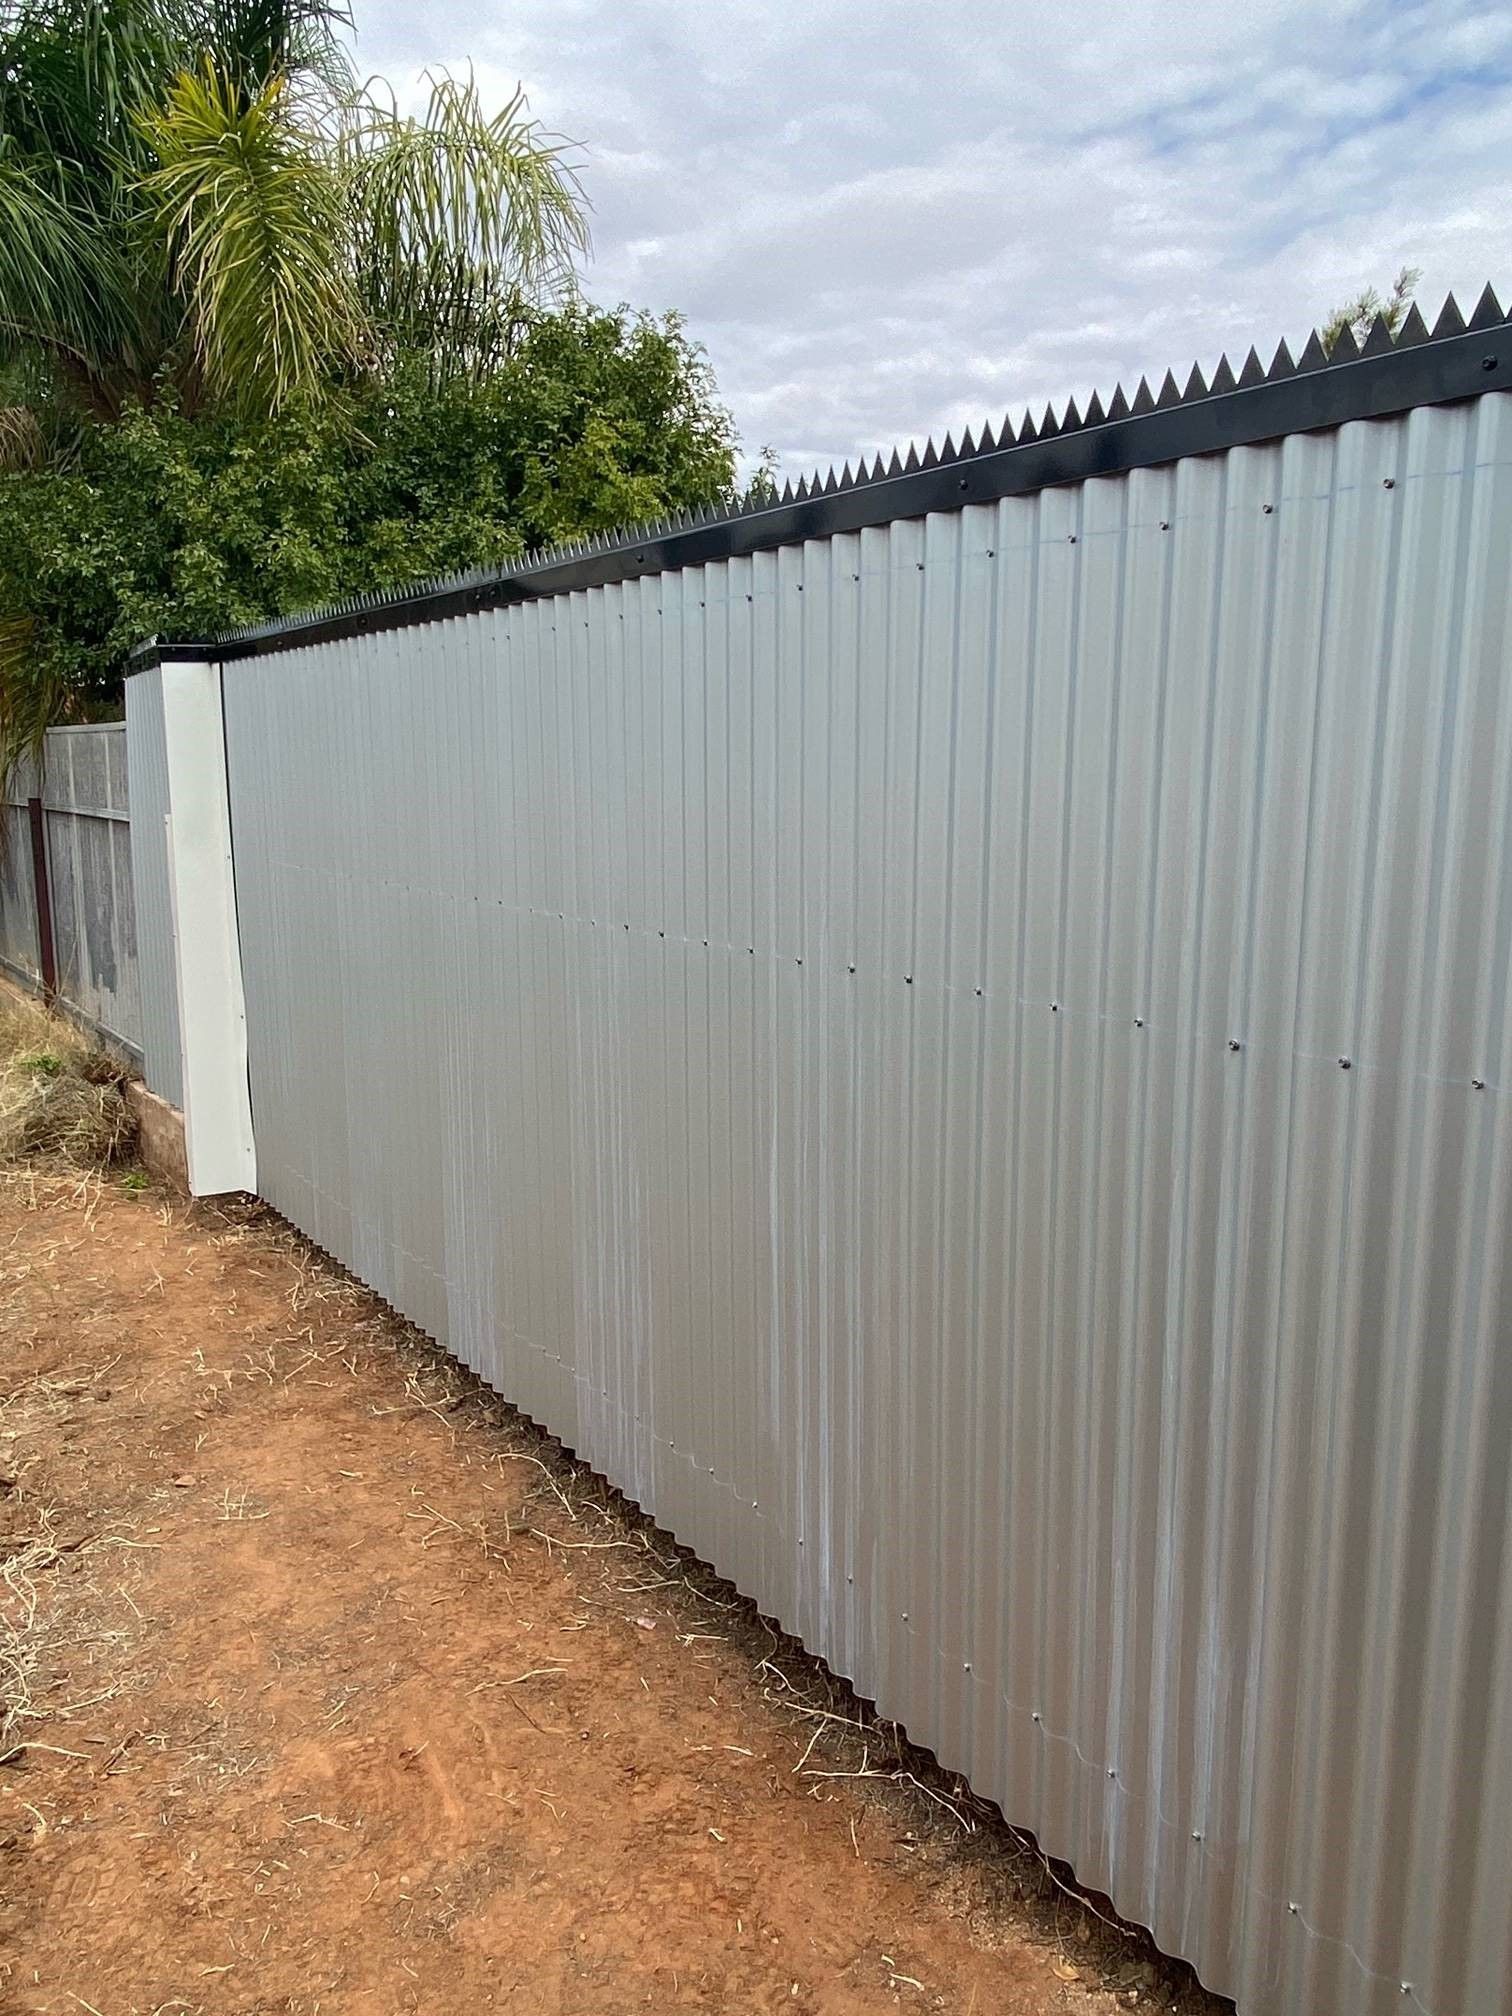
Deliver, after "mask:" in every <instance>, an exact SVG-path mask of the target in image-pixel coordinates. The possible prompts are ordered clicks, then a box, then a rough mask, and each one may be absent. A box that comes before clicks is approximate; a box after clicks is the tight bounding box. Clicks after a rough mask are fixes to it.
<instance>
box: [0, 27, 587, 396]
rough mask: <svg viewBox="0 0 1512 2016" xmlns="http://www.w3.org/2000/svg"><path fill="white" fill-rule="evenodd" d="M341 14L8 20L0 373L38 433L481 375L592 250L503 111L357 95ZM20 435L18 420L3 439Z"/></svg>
mask: <svg viewBox="0 0 1512 2016" xmlns="http://www.w3.org/2000/svg"><path fill="white" fill-rule="evenodd" d="M345 20H346V16H345V14H344V13H343V12H342V11H341V10H340V9H339V8H337V7H335V6H333V5H332V4H330V0H0V365H4V366H8V367H10V368H11V369H12V370H13V371H19V372H20V373H21V375H22V379H23V381H24V383H23V397H22V399H21V400H20V401H19V402H17V403H19V404H22V405H24V406H26V407H28V408H29V409H30V410H31V411H32V412H33V413H34V414H35V415H36V416H37V417H38V419H39V421H40V422H41V423H42V424H43V427H44V432H45V431H46V430H47V426H48V424H49V423H51V424H52V425H53V427H54V429H56V425H57V422H58V421H59V420H61V419H64V418H70V417H77V416H78V415H80V414H83V415H87V416H90V417H93V418H96V419H107V420H113V419H117V418H119V416H120V414H121V413H122V412H123V411H124V410H125V407H126V405H127V404H128V403H129V402H131V401H136V402H137V403H139V404H141V405H143V406H151V405H152V404H153V402H154V401H155V400H156V399H157V398H158V397H160V396H162V394H163V392H164V390H165V388H167V389H171V391H172V393H173V395H174V397H175V399H176V401H177V404H178V406H179V410H180V411H182V412H185V413H189V414H191V415H192V414H194V413H195V412H197V411H199V410H201V409H203V408H206V407H211V408H217V409H225V408H231V409H234V410H236V411H239V412H241V413H243V414H247V415H252V416H263V415H267V414H274V413H277V412H279V411H281V410H282V409H284V408H285V407H287V406H289V405H291V404H297V403H301V402H304V403H311V402H315V403H318V402H320V401H322V400H328V399H329V398H330V396H331V395H332V394H334V393H336V392H338V391H339V390H341V389H342V388H343V387H345V386H348V385H350V384H351V383H353V382H354V381H360V380H361V379H363V378H364V377H366V376H370V375H372V374H373V373H374V372H375V371H378V370H381V369H382V368H383V366H384V365H385V364H386V363H389V362H391V361H392V359H393V358H394V356H395V355H396V354H397V353H398V352H399V351H400V350H404V349H415V348H421V349H423V351H424V352H425V354H426V355H427V357H428V358H429V360H430V366H431V369H432V371H433V372H434V373H435V374H436V375H437V376H446V375H449V374H451V373H453V372H459V371H460V372H473V373H477V372H479V371H486V370H487V369H488V368H489V367H490V366H491V365H492V363H493V362H494V360H495V359H496V358H497V356H498V355H500V354H501V353H502V352H503V351H504V350H507V348H508V345H509V343H510V341H511V340H512V337H513V332H514V330H515V327H516V325H517V321H518V316H519V313H520V310H521V305H522V303H524V304H530V303H539V302H541V301H544V300H550V299H557V298H560V297H561V296H562V293H563V291H564V290H565V289H566V287H567V286H568V284H569V283H570V280H571V276H572V270H573V261H574V258H575V256H576V255H577V254H578V253H579V252H580V251H582V250H583V249H584V247H585V245H586V242H587V239H586V228H585V224H584V212H583V199H582V195H581V191H580V189H579V187H578V183H577V179H576V175H575V173H574V170H573V168H572V166H571V164H570V162H569V160H568V159H567V158H566V156H565V154H564V152H563V149H562V147H561V145H560V143H558V142H556V141H554V140H552V139H551V138H550V137H549V136H547V135H545V134H543V133H542V132H541V130H540V129H539V128H538V127H537V126H536V125H535V124H534V122H532V121H531V119H530V118H529V116H528V113H527V110H526V106H525V101H524V99H523V97H522V96H520V95H518V94H517V95H516V97H515V98H514V99H513V100H512V102H511V103H510V104H508V105H507V106H506V107H505V108H504V109H503V110H502V111H501V112H499V113H497V114H493V115H490V114H489V113H488V112H487V111H486V110H485V108H484V106H483V104H482V101H481V99H480V97H479V94H478V92H477V89H476V87H475V86H474V84H473V83H472V81H471V80H470V79H468V80H457V79H454V78H450V77H446V76H441V77H438V78H436V79H434V80H433V82H432V88H431V94H430V102H429V105H428V107H427V109H426V112H425V114H424V116H423V117H421V118H419V119H414V118H409V117H405V116H403V115H401V114H400V113H399V111H398V110H397V108H396V106H395V104H394V101H393V98H392V96H391V94H389V93H388V92H387V90H386V88H385V87H383V86H382V85H381V84H365V85H359V84H358V83H357V81H356V78H355V75H354V73H353V71H352V69H351V67H350V62H349V59H348V58H347V56H346V53H345V51H344V48H343V46H342V44H341V42H340V40H339V37H338V30H339V28H340V27H341V26H342V25H343V23H344V22H345ZM13 425H14V423H13Z"/></svg>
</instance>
